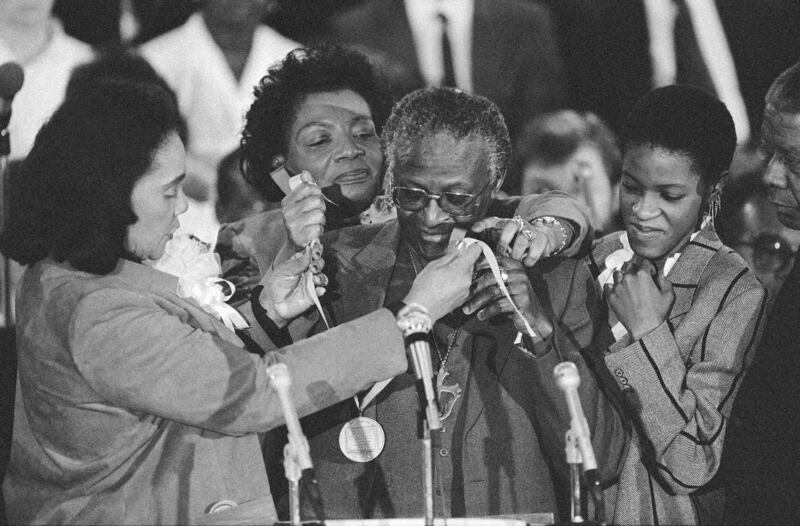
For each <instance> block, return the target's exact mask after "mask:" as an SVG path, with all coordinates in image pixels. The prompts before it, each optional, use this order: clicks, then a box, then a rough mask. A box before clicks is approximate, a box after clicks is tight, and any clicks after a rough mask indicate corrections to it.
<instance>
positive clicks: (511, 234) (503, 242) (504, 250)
mask: <svg viewBox="0 0 800 526" xmlns="http://www.w3.org/2000/svg"><path fill="white" fill-rule="evenodd" d="M524 228H525V221H524V220H523V219H522V218H521V217H520V216H514V218H513V219H509V220H506V222H505V223H504V224H503V228H502V230H501V231H500V240H499V241H498V242H497V252H498V253H500V254H506V255H508V254H510V253H511V248H510V247H511V242H512V241H513V240H514V238H515V237H516V235H517V232H519V231H520V230H522V229H524Z"/></svg>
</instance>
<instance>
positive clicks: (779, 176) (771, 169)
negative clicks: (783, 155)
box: [761, 155, 788, 189]
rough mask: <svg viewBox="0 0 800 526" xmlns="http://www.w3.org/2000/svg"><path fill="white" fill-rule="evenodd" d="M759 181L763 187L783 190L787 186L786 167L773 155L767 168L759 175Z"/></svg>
mask: <svg viewBox="0 0 800 526" xmlns="http://www.w3.org/2000/svg"><path fill="white" fill-rule="evenodd" d="M761 180H762V181H763V182H764V184H765V185H767V186H772V187H775V188H781V189H783V188H786V187H787V186H788V183H787V180H786V166H785V165H784V164H783V161H782V160H781V159H780V158H779V157H778V156H777V155H773V156H772V157H771V158H770V160H769V162H768V163H767V167H766V168H765V169H764V173H763V174H762V175H761Z"/></svg>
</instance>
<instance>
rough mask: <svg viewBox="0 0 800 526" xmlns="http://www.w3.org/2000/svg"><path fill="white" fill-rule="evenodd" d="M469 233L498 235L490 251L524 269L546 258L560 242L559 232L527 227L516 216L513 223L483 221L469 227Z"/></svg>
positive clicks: (532, 226)
mask: <svg viewBox="0 0 800 526" xmlns="http://www.w3.org/2000/svg"><path fill="white" fill-rule="evenodd" d="M470 230H472V231H473V232H485V231H487V230H495V231H497V232H499V236H498V237H499V241H498V242H497V246H496V247H492V248H493V249H495V252H496V253H497V254H500V255H503V256H508V257H511V258H514V259H516V260H517V261H521V262H523V263H524V264H525V266H526V267H532V266H533V265H535V264H536V262H537V261H539V260H540V259H541V258H543V257H548V256H549V255H550V254H551V253H552V252H553V251H555V250H556V249H557V248H558V247H560V246H561V243H562V242H563V239H562V233H561V229H560V228H557V227H553V226H548V225H543V224H540V223H537V224H531V223H530V222H528V221H525V220H524V219H522V218H521V217H519V216H515V217H514V218H513V219H501V218H499V217H487V218H484V219H481V220H480V221H478V222H477V223H475V224H473V225H472V227H470Z"/></svg>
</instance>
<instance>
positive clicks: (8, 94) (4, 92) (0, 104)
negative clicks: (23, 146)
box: [0, 62, 25, 155]
mask: <svg viewBox="0 0 800 526" xmlns="http://www.w3.org/2000/svg"><path fill="white" fill-rule="evenodd" d="M24 80H25V73H24V72H23V71H22V66H20V65H19V64H17V63H16V62H6V63H5V64H3V65H2V66H0V130H5V129H6V128H7V127H8V121H9V120H11V101H12V100H14V95H16V94H17V92H18V91H19V90H20V88H22V83H23V82H24ZM0 155H8V153H5V154H3V153H2V152H0Z"/></svg>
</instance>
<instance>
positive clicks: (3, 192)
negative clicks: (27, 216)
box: [0, 128, 14, 328]
mask: <svg viewBox="0 0 800 526" xmlns="http://www.w3.org/2000/svg"><path fill="white" fill-rule="evenodd" d="M9 136H10V134H9V132H8V128H3V129H2V130H0V207H2V209H0V233H2V232H5V231H6V228H8V156H9V154H10V153H11V142H10V137H9ZM2 285H3V328H9V327H11V326H13V324H14V321H13V319H12V318H13V312H12V309H11V301H12V298H11V260H10V259H9V258H8V256H6V255H5V254H3V283H2Z"/></svg>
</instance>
